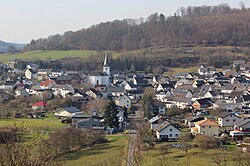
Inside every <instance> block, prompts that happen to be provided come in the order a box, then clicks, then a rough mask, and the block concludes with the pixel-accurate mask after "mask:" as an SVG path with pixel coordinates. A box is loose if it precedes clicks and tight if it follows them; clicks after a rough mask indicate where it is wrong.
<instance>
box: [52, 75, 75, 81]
mask: <svg viewBox="0 0 250 166" xmlns="http://www.w3.org/2000/svg"><path fill="white" fill-rule="evenodd" d="M75 76H76V75H61V76H59V77H58V78H57V81H71V80H72V79H73V78H74V77H75Z"/></svg>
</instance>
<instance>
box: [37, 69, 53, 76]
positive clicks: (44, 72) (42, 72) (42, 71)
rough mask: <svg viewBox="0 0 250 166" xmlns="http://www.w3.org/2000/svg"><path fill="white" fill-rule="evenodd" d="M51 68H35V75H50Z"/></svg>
mask: <svg viewBox="0 0 250 166" xmlns="http://www.w3.org/2000/svg"><path fill="white" fill-rule="evenodd" d="M51 71H52V69H37V75H50V74H51Z"/></svg>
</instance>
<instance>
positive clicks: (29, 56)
mask: <svg viewBox="0 0 250 166" xmlns="http://www.w3.org/2000/svg"><path fill="white" fill-rule="evenodd" d="M96 54H97V51H91V50H70V51H41V50H38V51H28V52H24V53H17V54H0V61H2V62H4V63H6V62H8V61H9V60H12V59H21V60H33V61H35V60H45V59H52V60H56V59H62V58H67V57H82V58H85V57H87V56H91V55H96Z"/></svg>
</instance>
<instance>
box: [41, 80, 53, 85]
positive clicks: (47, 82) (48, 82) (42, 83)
mask: <svg viewBox="0 0 250 166" xmlns="http://www.w3.org/2000/svg"><path fill="white" fill-rule="evenodd" d="M52 83H54V81H53V80H46V81H41V82H40V86H48V85H49V84H52Z"/></svg>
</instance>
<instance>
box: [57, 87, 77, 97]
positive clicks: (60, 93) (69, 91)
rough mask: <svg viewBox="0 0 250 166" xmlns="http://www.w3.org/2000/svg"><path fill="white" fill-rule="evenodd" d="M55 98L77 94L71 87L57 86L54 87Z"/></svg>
mask: <svg viewBox="0 0 250 166" xmlns="http://www.w3.org/2000/svg"><path fill="white" fill-rule="evenodd" d="M52 91H53V94H54V95H55V96H62V97H63V98H65V97H66V95H67V94H75V90H74V88H73V87H72V86H71V85H55V86H53V87H52Z"/></svg>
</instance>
